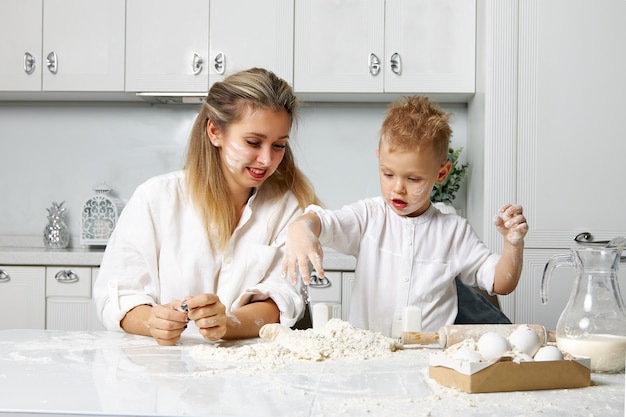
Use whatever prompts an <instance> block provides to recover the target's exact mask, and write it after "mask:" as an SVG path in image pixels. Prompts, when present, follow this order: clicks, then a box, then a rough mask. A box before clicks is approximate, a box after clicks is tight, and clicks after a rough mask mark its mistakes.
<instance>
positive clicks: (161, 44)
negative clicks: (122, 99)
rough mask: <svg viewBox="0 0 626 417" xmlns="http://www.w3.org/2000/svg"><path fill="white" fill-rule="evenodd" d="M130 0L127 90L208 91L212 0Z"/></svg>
mask: <svg viewBox="0 0 626 417" xmlns="http://www.w3.org/2000/svg"><path fill="white" fill-rule="evenodd" d="M126 3H127V4H126V91H129V92H157V93H190V94H198V95H206V92H207V90H208V87H209V76H208V68H207V67H208V56H209V1H207V0H127V2H126ZM230 29H231V31H232V30H233V28H230ZM239 36H243V35H239Z"/></svg>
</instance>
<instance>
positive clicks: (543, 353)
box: [535, 346, 563, 362]
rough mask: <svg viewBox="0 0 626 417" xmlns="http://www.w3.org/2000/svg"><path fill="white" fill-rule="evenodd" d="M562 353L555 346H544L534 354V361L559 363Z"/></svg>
mask: <svg viewBox="0 0 626 417" xmlns="http://www.w3.org/2000/svg"><path fill="white" fill-rule="evenodd" d="M562 359H563V353H562V352H561V351H560V350H559V348H558V347H556V346H544V347H542V348H541V349H539V350H538V351H537V353H535V361H539V362H540V361H560V360H562Z"/></svg>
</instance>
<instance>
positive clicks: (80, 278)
mask: <svg viewBox="0 0 626 417" xmlns="http://www.w3.org/2000/svg"><path fill="white" fill-rule="evenodd" d="M97 272H98V268H91V267H75V266H71V267H70V266H67V267H62V266H54V267H47V268H46V297H47V298H46V329H49V330H85V331H89V330H102V329H103V328H104V327H103V326H102V325H101V324H100V322H99V320H98V318H97V316H96V310H95V307H94V305H93V300H92V298H91V288H92V282H93V281H95V279H96V275H97Z"/></svg>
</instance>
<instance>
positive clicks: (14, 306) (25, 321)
mask: <svg viewBox="0 0 626 417" xmlns="http://www.w3.org/2000/svg"><path fill="white" fill-rule="evenodd" d="M45 274H46V268H45V267H42V266H2V265H0V329H43V328H44V327H45V324H46V310H45V309H46V288H45V282H46V281H45Z"/></svg>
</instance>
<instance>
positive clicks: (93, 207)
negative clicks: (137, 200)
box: [80, 182, 124, 246]
mask: <svg viewBox="0 0 626 417" xmlns="http://www.w3.org/2000/svg"><path fill="white" fill-rule="evenodd" d="M93 190H94V191H95V195H93V196H92V197H90V198H89V199H88V200H87V201H86V202H85V204H83V211H82V219H81V233H80V243H81V245H84V246H88V245H99V246H103V245H106V244H107V242H108V240H109V237H111V233H113V229H114V228H115V225H116V224H117V220H118V218H119V216H120V214H121V212H122V209H123V208H124V203H123V202H122V201H121V200H120V199H119V198H116V197H114V196H112V195H110V192H111V187H110V186H109V185H108V184H107V183H106V182H101V183H98V184H96V185H94V186H93Z"/></svg>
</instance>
